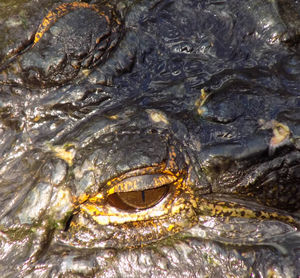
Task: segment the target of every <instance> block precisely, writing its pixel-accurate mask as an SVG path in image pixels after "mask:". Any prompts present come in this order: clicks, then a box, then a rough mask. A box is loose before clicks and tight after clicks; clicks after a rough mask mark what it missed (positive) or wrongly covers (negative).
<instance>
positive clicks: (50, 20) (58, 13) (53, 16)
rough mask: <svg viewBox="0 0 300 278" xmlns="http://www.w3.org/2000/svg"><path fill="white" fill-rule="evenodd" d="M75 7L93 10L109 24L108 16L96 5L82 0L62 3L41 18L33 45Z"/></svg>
mask: <svg viewBox="0 0 300 278" xmlns="http://www.w3.org/2000/svg"><path fill="white" fill-rule="evenodd" d="M76 9H91V10H93V11H95V12H96V13H97V14H99V15H100V16H104V18H105V20H106V21H107V24H110V19H109V17H108V16H107V15H106V14H105V13H104V12H102V11H100V10H99V9H98V8H97V6H96V5H93V4H88V3H84V2H72V3H64V4H61V5H60V6H58V7H57V8H56V9H54V10H52V11H50V12H49V13H48V14H47V15H46V16H45V17H44V18H43V20H42V23H41V24H40V25H39V27H38V29H37V31H36V33H35V36H34V41H33V45H32V47H33V46H35V45H36V44H37V43H38V42H39V41H40V39H41V38H42V37H43V35H44V34H45V33H46V32H47V31H48V30H49V29H50V27H51V26H52V25H53V24H54V23H55V22H56V21H57V20H58V19H59V18H61V17H63V16H64V15H66V14H68V13H70V12H72V11H74V10H76Z"/></svg>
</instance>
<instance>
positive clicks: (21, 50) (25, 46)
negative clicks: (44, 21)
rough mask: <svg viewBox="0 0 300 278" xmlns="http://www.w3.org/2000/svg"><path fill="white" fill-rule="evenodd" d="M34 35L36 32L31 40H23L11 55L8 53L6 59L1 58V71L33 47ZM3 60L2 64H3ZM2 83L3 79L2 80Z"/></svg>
mask: <svg viewBox="0 0 300 278" xmlns="http://www.w3.org/2000/svg"><path fill="white" fill-rule="evenodd" d="M34 35H35V33H33V34H32V35H31V37H30V39H29V40H27V41H24V42H22V44H21V45H20V46H18V47H17V48H15V49H13V50H12V51H11V52H10V54H9V55H7V56H6V57H5V59H3V60H4V61H1V60H0V72H1V71H4V70H5V69H6V68H7V67H8V66H9V65H10V64H12V63H13V62H14V61H15V60H16V58H17V57H18V56H21V55H22V54H24V53H25V52H26V51H28V50H30V49H31V47H32V44H33V42H34ZM1 62H2V64H1ZM0 84H1V81H0Z"/></svg>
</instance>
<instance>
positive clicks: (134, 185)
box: [107, 174, 177, 195]
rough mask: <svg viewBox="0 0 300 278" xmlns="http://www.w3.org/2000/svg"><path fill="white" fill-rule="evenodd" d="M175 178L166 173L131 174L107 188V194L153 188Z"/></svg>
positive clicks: (175, 178)
mask: <svg viewBox="0 0 300 278" xmlns="http://www.w3.org/2000/svg"><path fill="white" fill-rule="evenodd" d="M176 180H177V177H176V176H174V175H168V174H151V175H142V176H133V177H129V178H126V179H124V180H122V181H120V182H118V183H117V184H116V185H114V186H113V187H112V188H110V189H108V190H107V194H108V195H111V194H113V193H121V192H131V191H143V190H147V189H154V188H158V187H161V186H163V185H167V184H171V183H173V182H175V181H176Z"/></svg>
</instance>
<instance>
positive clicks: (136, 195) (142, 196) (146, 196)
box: [107, 185, 169, 211]
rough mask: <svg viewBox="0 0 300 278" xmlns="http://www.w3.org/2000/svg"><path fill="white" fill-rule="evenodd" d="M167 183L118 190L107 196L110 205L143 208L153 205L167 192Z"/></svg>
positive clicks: (122, 207)
mask: <svg viewBox="0 0 300 278" xmlns="http://www.w3.org/2000/svg"><path fill="white" fill-rule="evenodd" d="M168 191H169V185H164V186H161V187H159V188H153V189H148V190H142V191H131V192H118V193H114V194H111V195H109V196H108V198H107V201H108V203H109V204H110V205H111V206H114V207H116V208H118V209H122V210H127V211H130V210H136V209H137V210H143V209H148V208H151V207H153V206H155V205H156V204H157V203H159V202H160V201H161V200H162V199H163V198H164V197H165V196H166V195H167V193H168Z"/></svg>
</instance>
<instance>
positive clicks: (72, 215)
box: [64, 213, 74, 232]
mask: <svg viewBox="0 0 300 278" xmlns="http://www.w3.org/2000/svg"><path fill="white" fill-rule="evenodd" d="M73 217H74V214H73V213H72V214H71V216H70V217H69V218H68V219H67V222H66V225H65V228H64V232H67V231H68V230H69V228H70V224H71V222H72V219H73Z"/></svg>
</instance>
